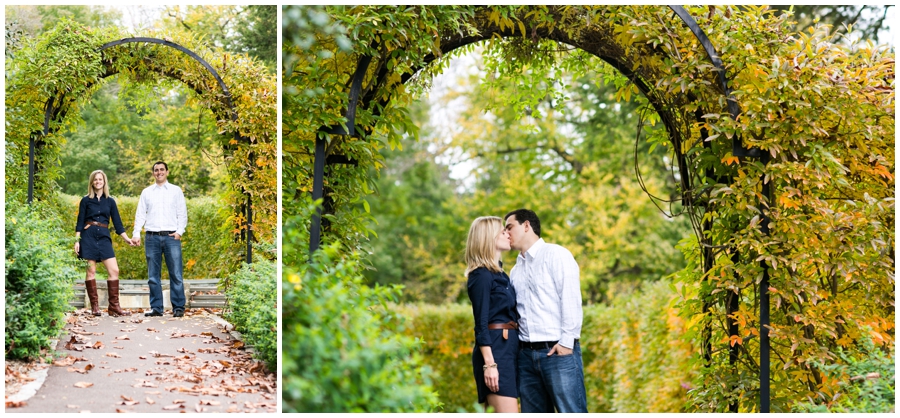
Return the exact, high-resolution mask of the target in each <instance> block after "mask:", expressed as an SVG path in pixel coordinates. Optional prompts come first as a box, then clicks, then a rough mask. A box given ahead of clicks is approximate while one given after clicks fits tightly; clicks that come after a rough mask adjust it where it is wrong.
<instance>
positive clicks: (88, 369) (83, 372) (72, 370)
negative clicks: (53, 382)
mask: <svg viewBox="0 0 900 418" xmlns="http://www.w3.org/2000/svg"><path fill="white" fill-rule="evenodd" d="M93 368H94V365H93V364H88V365H86V366H84V368H83V369H79V368H78V367H69V368H68V369H66V371H68V372H76V373H81V374H87V372H89V371H91V369H93Z"/></svg>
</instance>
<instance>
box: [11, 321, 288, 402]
mask: <svg viewBox="0 0 900 418" xmlns="http://www.w3.org/2000/svg"><path fill="white" fill-rule="evenodd" d="M86 313H87V311H85V310H79V311H78V312H77V313H76V314H74V315H71V316H69V319H68V324H67V325H66V327H65V330H64V331H63V335H62V337H61V339H60V341H59V344H58V345H57V347H56V350H57V351H58V352H60V353H64V354H66V356H65V357H61V358H58V359H57V360H56V362H55V363H54V365H53V367H50V369H49V373H48V375H47V378H46V380H45V381H44V382H43V385H42V386H41V387H40V389H38V390H37V393H36V394H35V395H34V396H33V397H31V398H30V399H28V400H26V401H25V402H26V404H25V405H24V406H22V407H18V408H6V409H5V412H7V413H11V412H88V411H89V412H277V409H276V399H277V396H276V391H277V388H276V387H275V386H276V380H275V374H274V373H268V372H267V371H266V369H265V366H264V365H263V363H261V362H259V361H257V360H255V359H253V358H251V356H250V354H249V353H248V352H247V351H245V350H244V349H243V343H242V342H240V341H238V340H236V339H234V338H233V337H232V336H231V335H230V334H229V333H228V332H226V331H224V329H223V328H224V327H223V325H222V323H221V322H216V319H218V318H217V317H215V316H214V315H212V314H209V313H207V312H205V311H203V310H200V309H194V310H188V312H187V313H186V314H185V316H184V317H182V318H174V317H172V315H171V313H170V312H167V313H166V315H165V316H162V317H152V318H147V317H144V316H143V314H142V313H140V312H138V313H135V314H133V315H131V316H130V317H119V318H114V317H110V316H108V315H107V314H106V312H105V311H104V313H103V316H102V317H99V318H98V317H94V316H89V315H86ZM220 321H221V320H220Z"/></svg>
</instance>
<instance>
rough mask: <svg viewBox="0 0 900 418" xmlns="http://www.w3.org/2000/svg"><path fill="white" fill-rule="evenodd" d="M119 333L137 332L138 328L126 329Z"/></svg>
mask: <svg viewBox="0 0 900 418" xmlns="http://www.w3.org/2000/svg"><path fill="white" fill-rule="evenodd" d="M119 331H122V332H133V331H137V328H125V329H120V330H119Z"/></svg>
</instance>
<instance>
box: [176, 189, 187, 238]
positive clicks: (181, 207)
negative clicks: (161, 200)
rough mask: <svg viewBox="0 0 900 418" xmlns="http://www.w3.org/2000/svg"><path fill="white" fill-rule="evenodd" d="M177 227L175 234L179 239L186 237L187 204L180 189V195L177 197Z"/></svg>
mask: <svg viewBox="0 0 900 418" xmlns="http://www.w3.org/2000/svg"><path fill="white" fill-rule="evenodd" d="M175 225H176V226H177V228H176V229H175V233H176V234H178V236H179V237H180V236H182V235H184V230H185V228H187V203H186V202H185V200H184V192H182V191H181V189H180V188H179V189H178V195H177V196H175Z"/></svg>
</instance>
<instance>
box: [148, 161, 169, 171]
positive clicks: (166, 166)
mask: <svg viewBox="0 0 900 418" xmlns="http://www.w3.org/2000/svg"><path fill="white" fill-rule="evenodd" d="M160 164H162V165H163V167H165V168H166V171H169V165H168V164H166V163H165V161H157V162H155V163H153V165H151V166H150V171H153V169H154V168H156V166H158V165H160Z"/></svg>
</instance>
